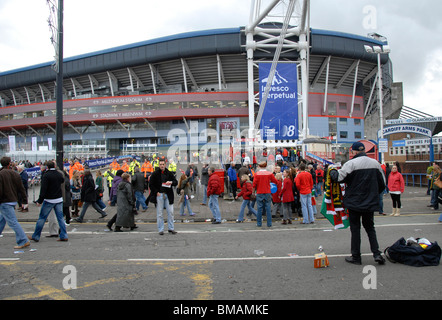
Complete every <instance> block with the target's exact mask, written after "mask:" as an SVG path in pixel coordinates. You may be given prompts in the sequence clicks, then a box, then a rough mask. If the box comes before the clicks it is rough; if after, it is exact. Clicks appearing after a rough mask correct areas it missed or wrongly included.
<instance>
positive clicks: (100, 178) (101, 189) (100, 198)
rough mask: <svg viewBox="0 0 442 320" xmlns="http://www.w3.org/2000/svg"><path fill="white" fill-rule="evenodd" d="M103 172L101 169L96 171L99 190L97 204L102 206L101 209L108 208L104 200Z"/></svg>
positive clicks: (97, 189)
mask: <svg viewBox="0 0 442 320" xmlns="http://www.w3.org/2000/svg"><path fill="white" fill-rule="evenodd" d="M103 180H104V179H103V174H102V173H101V170H97V172H96V173H95V186H96V190H95V191H96V192H97V204H98V206H99V207H100V208H101V210H103V211H105V210H106V205H105V204H104V202H103V194H104V181H103Z"/></svg>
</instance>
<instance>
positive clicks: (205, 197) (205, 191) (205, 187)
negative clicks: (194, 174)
mask: <svg viewBox="0 0 442 320" xmlns="http://www.w3.org/2000/svg"><path fill="white" fill-rule="evenodd" d="M201 203H204V204H207V185H204V184H203V202H201Z"/></svg>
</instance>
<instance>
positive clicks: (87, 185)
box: [75, 169, 107, 223]
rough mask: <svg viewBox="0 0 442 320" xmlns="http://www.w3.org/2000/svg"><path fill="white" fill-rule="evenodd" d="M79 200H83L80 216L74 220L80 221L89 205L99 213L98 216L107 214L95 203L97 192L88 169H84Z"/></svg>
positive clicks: (102, 216)
mask: <svg viewBox="0 0 442 320" xmlns="http://www.w3.org/2000/svg"><path fill="white" fill-rule="evenodd" d="M81 201H83V207H82V208H81V212H80V216H79V217H78V218H76V219H75V221H77V222H80V223H82V222H83V219H84V215H85V214H86V211H87V209H88V208H89V206H90V205H92V207H93V208H94V209H95V210H97V212H98V213H99V214H101V217H100V218H104V217H106V216H107V214H106V212H104V211H103V210H102V209H101V208H100V206H99V205H98V204H97V192H96V190H95V181H94V178H93V177H92V173H91V170H90V169H85V170H84V179H83V187H82V188H81Z"/></svg>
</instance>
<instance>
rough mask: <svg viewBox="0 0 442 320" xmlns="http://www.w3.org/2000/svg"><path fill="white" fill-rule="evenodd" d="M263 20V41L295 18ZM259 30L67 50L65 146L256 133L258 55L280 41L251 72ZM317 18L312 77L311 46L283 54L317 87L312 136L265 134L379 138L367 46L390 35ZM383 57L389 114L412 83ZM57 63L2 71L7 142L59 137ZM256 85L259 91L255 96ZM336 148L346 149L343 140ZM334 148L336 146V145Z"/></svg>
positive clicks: (150, 143)
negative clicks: (397, 78) (320, 25)
mask: <svg viewBox="0 0 442 320" xmlns="http://www.w3.org/2000/svg"><path fill="white" fill-rule="evenodd" d="M256 27H257V28H259V29H260V32H259V33H256V34H255V35H254V42H255V43H259V42H260V41H264V42H265V41H267V38H268V37H267V34H274V33H275V30H280V29H283V27H284V26H283V25H282V24H281V23H263V24H259V25H257V26H256ZM289 29H290V28H289ZM247 30H248V27H245V26H242V27H233V28H225V29H215V30H202V31H197V32H189V33H182V34H177V35H170V36H167V37H162V38H157V39H152V40H147V41H144V42H139V43H133V44H128V45H125V46H121V47H116V48H110V49H107V50H102V51H99V52H92V53H85V54H83V55H80V56H75V57H70V58H65V59H64V63H63V69H64V79H63V88H62V89H63V100H64V101H63V126H64V128H63V141H64V142H63V143H64V157H65V158H71V157H72V156H80V157H93V156H99V157H108V156H116V155H123V154H149V153H155V152H161V150H166V149H167V148H170V146H172V145H174V144H175V143H176V142H177V141H184V143H189V144H196V145H198V146H201V145H205V144H207V143H208V142H210V143H215V144H216V143H220V140H221V138H220V136H221V133H222V131H223V130H226V129H227V130H235V132H238V134H236V135H234V137H233V139H232V140H234V141H236V142H238V141H239V142H241V141H244V140H245V139H244V138H245V134H244V133H246V132H248V130H249V129H250V127H251V125H252V124H253V123H254V121H255V119H256V118H257V116H258V115H259V111H260V105H259V97H258V92H259V90H260V85H259V81H257V79H259V78H260V75H259V68H257V67H256V66H258V65H262V64H264V63H271V62H272V60H273V59H274V56H275V51H276V50H275V48H274V47H272V48H271V47H269V48H268V49H267V50H263V49H261V50H260V49H259V48H258V49H255V50H254V55H253V63H254V64H255V67H254V68H253V72H252V74H250V73H251V70H252V69H250V65H249V63H250V56H249V55H248V50H250V45H249V42H248V34H247V33H248V31H247ZM307 30H308V32H307V43H308V50H307V51H308V54H307V62H308V65H307V70H308V72H307V77H308V78H307V79H306V81H308V83H307V86H305V83H304V82H302V81H303V80H302V79H301V78H302V72H301V70H300V69H301V65H300V64H299V61H300V57H301V54H300V52H301V51H300V50H299V48H298V50H296V49H293V48H292V49H289V50H282V51H281V53H280V56H279V61H280V62H282V63H287V64H289V63H294V64H295V65H296V66H297V69H298V70H299V71H300V72H299V73H298V74H297V81H298V87H299V88H303V89H304V91H306V92H308V97H307V98H308V100H306V99H307V98H306V97H305V93H302V95H301V94H299V98H300V101H302V103H303V101H308V104H307V108H306V110H305V109H304V111H303V110H302V109H301V108H299V109H297V111H295V112H297V113H298V115H299V118H298V119H299V126H298V124H296V128H297V129H298V131H299V133H300V136H299V137H297V139H290V138H286V139H276V140H273V141H272V140H268V139H260V143H261V144H263V145H264V146H270V147H271V146H275V145H277V146H288V147H289V146H290V147H296V146H300V145H302V144H303V142H302V140H304V142H305V141H306V140H307V139H308V138H313V140H315V139H316V140H320V143H324V144H327V143H328V144H329V143H330V141H334V142H338V143H339V144H338V145H337V146H339V147H341V148H343V149H344V150H345V148H348V146H349V145H351V144H352V143H353V142H355V141H358V140H361V139H376V132H377V130H378V129H379V118H376V115H377V114H378V108H379V106H378V105H379V100H378V99H376V92H377V90H378V88H376V80H377V75H378V67H379V65H378V60H377V58H378V57H377V55H375V54H370V53H369V52H367V50H366V47H367V46H369V47H376V46H378V47H382V46H384V45H386V44H387V42H386V40H385V38H383V37H382V36H379V35H377V34H374V35H371V36H360V35H355V34H351V33H342V32H335V31H331V30H319V29H314V28H310V27H309V26H308V28H307ZM300 38H301V36H300V35H299V33H298V34H296V33H290V32H288V33H287V38H286V41H287V42H290V41H291V42H293V43H298V42H300ZM380 62H381V70H382V78H383V82H382V92H383V106H384V112H385V113H386V118H388V114H391V115H393V114H395V113H396V114H397V112H398V110H399V112H400V110H401V108H402V106H403V104H401V96H402V87H401V84H395V83H394V82H393V71H392V62H391V61H390V58H389V55H388V54H383V55H380ZM52 65H53V62H48V63H42V64H39V65H34V66H29V67H23V68H21V69H16V70H11V71H7V72H2V73H0V101H1V108H0V130H1V131H0V133H1V136H0V152H1V153H2V154H6V153H8V152H11V151H14V152H16V153H15V155H16V158H20V156H19V154H20V152H21V153H23V155H24V157H25V158H28V157H29V155H30V154H33V155H35V154H37V153H38V152H50V151H51V150H52V149H53V148H52V142H53V141H55V140H56V130H55V129H56V101H55V100H56V83H55V79H56V73H55V72H54V70H53V67H52ZM251 79H252V80H253V82H252V80H251ZM252 83H253V84H252ZM305 88H307V90H306V89H305ZM251 92H252V94H253V93H254V94H255V100H256V101H258V102H256V101H251V100H252V98H251V94H250V93H251ZM252 97H253V96H252ZM392 97H393V99H392ZM398 97H399V99H398ZM267 108H271V105H268V106H267ZM305 114H307V115H308V116H307V117H304V115H305ZM378 117H379V116H378ZM301 119H302V121H305V122H304V126H303V125H302V124H301ZM303 130H305V131H304V134H303V133H302V132H303ZM171 132H175V133H176V135H175V136H173V135H171ZM370 132H371V133H370ZM214 133H215V134H214ZM11 137H13V142H14V146H13V147H11ZM179 139H184V140H179ZM11 148H12V149H11ZM196 149H197V151H198V148H196ZM328 152H329V153H335V152H337V153H339V152H342V150H339V148H336V147H335V149H333V150H332V149H327V153H328ZM25 154H26V155H25ZM325 157H327V158H331V156H330V155H329V154H327V155H325ZM51 158H53V157H51Z"/></svg>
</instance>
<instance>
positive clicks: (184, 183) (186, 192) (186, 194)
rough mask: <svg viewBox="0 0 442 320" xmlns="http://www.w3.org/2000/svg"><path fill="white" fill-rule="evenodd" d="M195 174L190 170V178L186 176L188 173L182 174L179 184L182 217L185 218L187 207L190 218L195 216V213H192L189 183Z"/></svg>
mask: <svg viewBox="0 0 442 320" xmlns="http://www.w3.org/2000/svg"><path fill="white" fill-rule="evenodd" d="M193 174H194V172H193V170H192V169H190V177H188V176H187V175H186V173H184V172H182V174H181V177H180V181H179V182H178V190H180V193H179V194H180V201H179V203H180V216H185V215H186V214H185V213H184V207H187V211H188V212H189V216H194V215H195V213H194V212H193V211H192V208H191V207H190V183H189V181H190V180H191V179H192V176H193Z"/></svg>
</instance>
